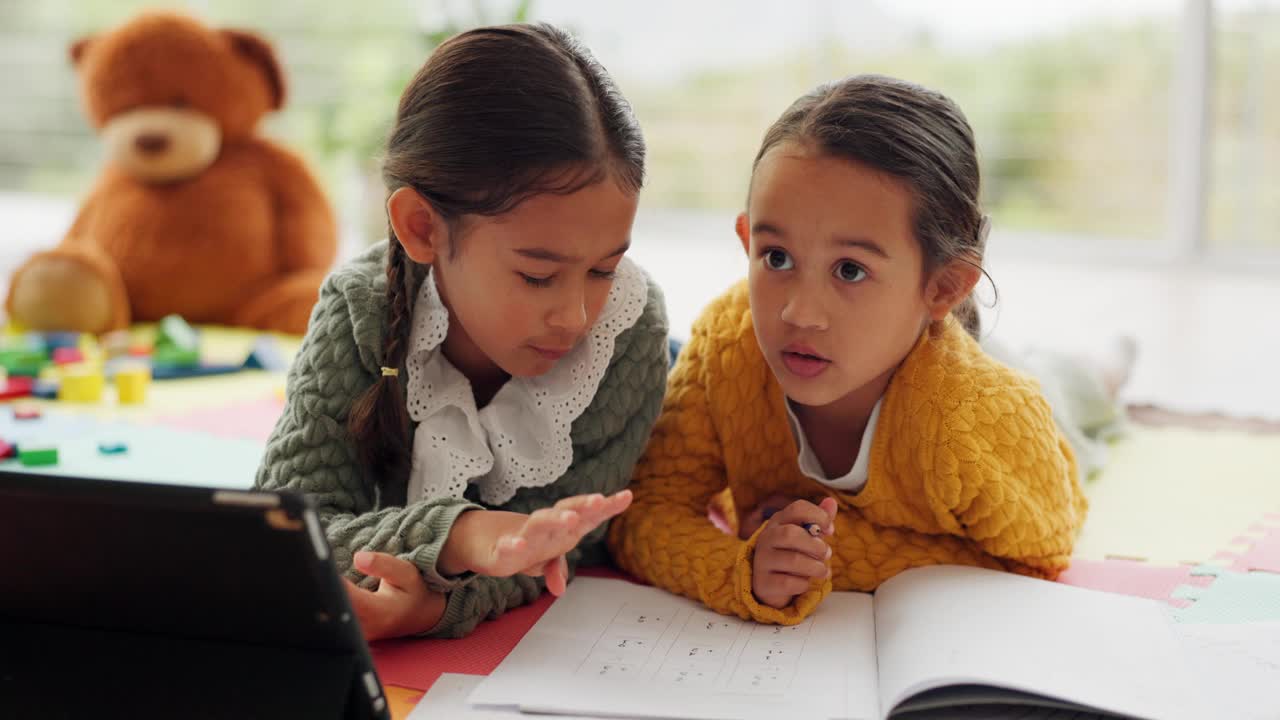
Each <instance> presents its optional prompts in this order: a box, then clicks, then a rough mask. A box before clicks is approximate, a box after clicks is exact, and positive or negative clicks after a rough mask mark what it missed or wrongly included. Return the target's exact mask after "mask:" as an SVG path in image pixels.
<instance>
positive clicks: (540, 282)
mask: <svg viewBox="0 0 1280 720" xmlns="http://www.w3.org/2000/svg"><path fill="white" fill-rule="evenodd" d="M516 274H517V275H519V276H520V277H521V278H523V279H524V281H525V284H527V285H528V286H529V287H536V288H544V287H549V286H550V285H551V277H552V276H550V275H548V276H547V277H534V276H533V275H525V274H524V273H516Z"/></svg>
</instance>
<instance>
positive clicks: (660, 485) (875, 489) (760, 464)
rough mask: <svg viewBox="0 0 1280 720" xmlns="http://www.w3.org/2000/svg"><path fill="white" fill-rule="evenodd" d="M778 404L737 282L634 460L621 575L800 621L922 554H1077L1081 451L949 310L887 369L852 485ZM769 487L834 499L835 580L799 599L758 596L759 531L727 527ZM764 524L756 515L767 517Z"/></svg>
mask: <svg viewBox="0 0 1280 720" xmlns="http://www.w3.org/2000/svg"><path fill="white" fill-rule="evenodd" d="M797 456H798V451H797V447H796V442H795V439H794V438H793V436H792V433H791V429H790V427H789V426H788V424H787V414H786V405H785V399H784V397H783V394H782V391H781V389H780V387H779V386H778V383H777V381H776V380H775V379H774V377H773V374H772V373H771V371H770V370H769V366H768V365H767V364H766V363H765V360H764V356H763V355H762V354H761V352H760V348H759V345H758V344H757V342H756V337H755V332H754V329H753V325H752V321H751V309H750V306H749V304H748V297H747V288H746V284H745V283H740V284H739V285H737V286H735V287H734V288H733V289H731V290H730V291H729V292H728V293H726V294H724V295H722V296H721V297H720V298H718V299H717V300H716V301H715V302H713V303H712V304H711V305H710V306H709V307H708V308H707V310H706V311H705V312H704V313H703V315H702V317H701V318H700V319H699V320H698V322H697V323H695V325H694V328H693V334H692V337H691V339H690V341H689V344H688V345H687V346H686V347H685V348H684V349H683V350H682V351H681V354H680V358H679V361H678V362H677V363H676V367H675V369H674V370H673V372H672V373H671V377H670V379H669V381H668V385H667V396H666V401H665V404H664V406H663V410H662V415H661V416H660V417H659V419H658V423H657V425H656V427H655V428H654V431H653V435H652V437H651V439H650V441H649V445H648V449H647V450H646V451H645V455H644V457H643V458H642V459H641V461H640V464H639V465H638V466H637V467H636V471H635V476H634V479H633V481H632V485H631V489H632V490H633V491H634V493H635V500H634V502H633V503H632V506H631V508H630V509H629V510H628V511H627V512H626V513H625V514H624V515H622V516H621V517H619V518H617V519H616V520H614V522H613V524H612V527H611V528H610V532H609V544H610V549H611V550H612V551H613V554H614V557H615V558H616V560H617V562H618V563H619V565H621V566H622V568H623V569H625V570H626V571H628V572H630V573H632V574H634V575H636V576H637V577H639V578H641V579H643V580H646V581H648V582H650V583H652V584H654V585H657V586H659V587H663V588H666V589H667V590H670V591H672V592H676V593H679V594H681V595H685V596H687V597H690V598H694V599H696V600H699V601H701V602H702V603H704V604H705V605H707V606H708V607H710V608H712V609H714V610H717V611H719V612H722V613H726V614H734V615H737V616H739V617H742V618H746V619H754V620H757V621H760V622H771V623H782V624H794V623H797V622H800V621H801V620H802V619H804V618H805V617H806V616H807V615H809V613H811V612H812V611H813V609H814V608H815V607H817V605H818V603H819V602H821V601H822V598H824V597H826V595H827V593H829V592H831V590H832V589H835V590H863V591H869V590H874V589H875V588H876V587H877V586H878V585H879V584H880V583H882V582H884V581H885V580H887V579H889V578H890V577H893V576H894V575H896V574H897V573H899V572H902V571H903V570H906V569H908V568H911V567H916V566H920V565H932V564H940V563H956V564H965V565H979V566H983V567H990V568H999V569H1006V570H1011V571H1014V572H1019V573H1024V574H1028V575H1035V576H1039V577H1045V578H1053V577H1056V576H1057V574H1058V573H1059V572H1060V571H1061V570H1063V569H1064V568H1066V567H1067V564H1068V560H1069V558H1070V555H1071V548H1072V545H1073V543H1074V541H1075V537H1076V535H1077V533H1078V531H1079V529H1080V526H1081V524H1082V523H1083V522H1084V517H1085V512H1086V510H1087V502H1086V500H1085V498H1084V494H1083V492H1082V491H1081V488H1080V483H1079V480H1078V479H1077V473H1076V466H1075V457H1074V455H1073V453H1072V451H1071V448H1070V446H1069V445H1068V444H1067V441H1066V439H1065V438H1064V437H1063V436H1062V434H1061V433H1060V432H1059V431H1058V430H1057V427H1056V426H1055V424H1054V420H1053V417H1052V415H1051V414H1050V410H1049V406H1048V403H1047V402H1046V401H1045V399H1044V398H1043V397H1042V396H1041V394H1040V392H1039V388H1038V385H1037V383H1036V381H1035V380H1033V379H1031V378H1030V377H1028V376H1026V375H1024V374H1021V373H1019V372H1017V371H1014V370H1011V369H1009V368H1008V367H1005V366H1004V365H1001V364H1000V363H998V362H996V361H995V360H993V359H991V358H990V357H988V356H987V355H986V354H985V353H983V351H982V350H981V348H979V347H978V344H977V343H976V342H975V341H974V340H973V338H971V337H970V336H969V335H968V334H967V333H966V332H965V331H964V329H963V328H961V327H960V325H959V323H958V322H956V321H955V320H954V319H953V318H947V319H946V320H945V321H943V322H942V323H935V324H934V325H933V326H932V327H931V328H930V330H929V331H927V332H925V333H924V334H923V336H922V337H921V338H920V340H919V342H918V343H917V344H916V345H915V347H914V348H913V349H912V350H911V352H910V353H909V354H908V355H907V358H906V360H905V361H904V362H903V364H902V366H901V367H900V368H899V369H898V371H897V372H896V373H895V374H894V376H893V379H892V380H891V381H890V383H889V387H888V389H887V391H886V393H885V396H884V401H883V404H882V406H881V411H880V419H879V421H878V424H877V426H876V429H875V432H874V437H873V439H872V442H871V457H870V461H871V462H870V467H869V474H868V480H867V484H866V486H865V487H864V488H863V489H862V490H861V491H860V492H858V493H856V494H848V493H843V492H840V491H838V490H835V489H832V488H828V487H826V486H824V485H822V484H821V483H818V482H815V481H814V480H811V479H810V478H808V477H806V476H804V475H803V474H801V472H800V469H799V466H798V464H797ZM774 493H782V494H785V495H788V496H792V497H798V498H807V499H811V500H813V501H814V502H817V501H818V500H820V499H821V498H823V497H825V496H831V497H834V498H835V499H836V500H837V502H838V503H839V512H838V513H837V517H836V524H835V526H836V530H835V534H834V536H833V537H831V538H829V542H830V543H831V546H832V549H833V553H832V557H831V569H832V576H831V579H829V580H827V581H823V582H819V581H814V582H813V583H812V585H811V588H810V590H809V591H808V592H806V593H804V594H802V595H800V596H799V597H797V598H796V600H795V601H794V602H792V604H791V605H790V606H789V607H786V608H782V609H775V608H771V607H768V606H765V605H762V604H760V603H759V602H757V600H756V598H755V596H754V595H753V593H752V591H751V561H752V554H753V550H754V548H755V543H756V539H757V538H758V537H759V535H760V532H759V531H757V532H756V534H755V535H754V536H753V537H752V538H750V539H749V540H745V541H744V540H740V539H739V538H738V537H736V536H734V535H728V534H725V533H723V532H721V531H720V530H719V529H717V528H716V527H715V526H714V525H712V524H711V522H710V521H709V520H708V518H707V510H708V506H709V504H711V503H716V504H717V506H718V507H721V508H722V509H723V510H724V511H725V512H726V515H727V516H728V517H729V520H730V522H731V524H734V525H735V526H736V523H737V512H746V511H749V510H750V509H751V508H754V507H755V506H756V505H757V504H759V503H760V502H761V501H762V500H764V499H765V498H767V497H769V496H770V495H772V494H774ZM764 527H767V524H766V525H764V526H762V527H761V530H763V529H764Z"/></svg>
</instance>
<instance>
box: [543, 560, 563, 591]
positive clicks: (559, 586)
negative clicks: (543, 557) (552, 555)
mask: <svg viewBox="0 0 1280 720" xmlns="http://www.w3.org/2000/svg"><path fill="white" fill-rule="evenodd" d="M543 570H544V572H545V574H546V579H547V590H548V591H550V592H551V594H552V595H555V596H556V597H559V596H561V595H563V594H564V590H565V587H567V586H568V584H569V563H568V562H566V561H565V559H564V556H563V555H561V556H560V557H558V558H556V559H554V560H552V561H550V562H548V563H547V564H546V565H544V566H543Z"/></svg>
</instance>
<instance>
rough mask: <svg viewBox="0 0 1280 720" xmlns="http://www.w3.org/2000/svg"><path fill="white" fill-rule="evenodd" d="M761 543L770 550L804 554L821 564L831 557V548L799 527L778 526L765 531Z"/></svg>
mask: <svg viewBox="0 0 1280 720" xmlns="http://www.w3.org/2000/svg"><path fill="white" fill-rule="evenodd" d="M760 543H761V544H763V545H764V546H765V547H766V548H767V549H770V550H781V551H790V552H796V553H803V554H804V555H807V556H809V557H811V558H813V559H814V560H817V561H819V562H826V560H827V558H830V557H831V546H830V545H828V544H827V543H826V541H824V540H823V539H822V538H820V537H814V536H812V535H810V534H809V531H808V530H805V529H804V528H802V527H800V526H799V525H778V526H774V527H772V528H770V529H768V530H765V534H764V535H761V537H760Z"/></svg>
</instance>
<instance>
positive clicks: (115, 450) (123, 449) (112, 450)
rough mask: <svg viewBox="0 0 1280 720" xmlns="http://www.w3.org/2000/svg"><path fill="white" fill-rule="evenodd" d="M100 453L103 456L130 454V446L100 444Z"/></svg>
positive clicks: (119, 443)
mask: <svg viewBox="0 0 1280 720" xmlns="http://www.w3.org/2000/svg"><path fill="white" fill-rule="evenodd" d="M98 452H99V453H101V454H103V455H123V454H124V453H127V452H129V446H128V445H125V444H124V443H122V442H100V443H98Z"/></svg>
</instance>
